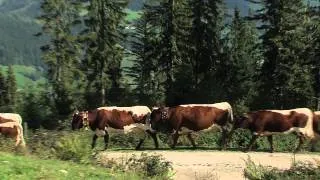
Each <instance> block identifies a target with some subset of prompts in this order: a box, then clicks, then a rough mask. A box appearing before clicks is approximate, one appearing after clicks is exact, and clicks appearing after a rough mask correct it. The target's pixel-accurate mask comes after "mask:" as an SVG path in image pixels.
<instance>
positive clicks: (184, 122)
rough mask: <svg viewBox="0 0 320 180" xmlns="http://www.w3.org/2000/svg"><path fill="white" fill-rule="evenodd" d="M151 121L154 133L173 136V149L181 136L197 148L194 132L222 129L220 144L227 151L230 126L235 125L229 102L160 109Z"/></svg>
mask: <svg viewBox="0 0 320 180" xmlns="http://www.w3.org/2000/svg"><path fill="white" fill-rule="evenodd" d="M150 119H151V120H150V123H151V128H152V129H153V130H154V131H156V132H158V131H159V132H163V133H171V134H172V139H173V143H172V145H171V148H175V146H176V143H177V140H178V138H179V136H180V135H187V138H188V139H189V141H190V142H191V144H192V146H193V148H196V144H195V142H194V140H193V138H192V133H193V132H199V131H210V130H214V129H220V130H222V138H221V141H220V143H221V147H222V148H223V149H225V148H226V135H227V132H228V126H230V125H231V124H233V122H232V121H233V114H232V108H231V105H230V104H229V103H227V102H223V103H216V104H186V105H179V106H175V107H160V108H157V109H153V111H152V113H151V118H150Z"/></svg>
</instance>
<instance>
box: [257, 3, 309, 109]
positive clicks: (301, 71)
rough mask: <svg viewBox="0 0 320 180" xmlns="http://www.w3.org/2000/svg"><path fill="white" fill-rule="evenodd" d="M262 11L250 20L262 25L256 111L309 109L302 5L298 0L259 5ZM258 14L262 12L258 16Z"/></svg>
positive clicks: (303, 10) (307, 68)
mask: <svg viewBox="0 0 320 180" xmlns="http://www.w3.org/2000/svg"><path fill="white" fill-rule="evenodd" d="M260 5H262V7H263V9H262V10H259V11H257V13H256V15H255V16H254V17H253V19H256V20H260V21H262V25H261V26H260V27H259V28H260V29H262V30H264V31H265V33H264V34H263V36H262V43H263V49H264V50H265V51H264V61H263V65H262V67H261V75H260V81H261V86H260V88H259V89H260V95H259V97H260V99H259V100H258V101H259V102H263V103H262V104H260V107H263V108H280V109H286V108H294V107H297V106H304V107H305V106H309V105H310V104H309V103H310V98H311V97H312V95H313V90H312V77H311V72H310V70H311V68H310V66H309V65H307V64H306V58H305V57H304V56H303V52H304V50H305V49H304V48H305V47H306V43H308V42H307V38H306V34H305V17H306V14H305V9H306V8H305V5H304V3H303V1H302V0H293V1H291V0H283V1H273V0H264V1H262V2H261V3H260ZM261 12H263V13H262V14H261Z"/></svg>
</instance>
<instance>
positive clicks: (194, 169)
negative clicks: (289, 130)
mask: <svg viewBox="0 0 320 180" xmlns="http://www.w3.org/2000/svg"><path fill="white" fill-rule="evenodd" d="M143 152H145V153H148V154H161V155H162V156H163V157H164V158H165V159H167V160H168V161H170V162H172V163H173V168H174V171H175V176H174V179H177V180H193V179H195V180H200V179H201V180H204V179H221V180H229V179H230V180H236V179H244V177H243V169H244V168H245V161H246V160H247V159H248V157H249V156H250V158H251V159H252V160H253V161H254V162H255V163H257V164H261V165H266V166H272V167H277V168H281V169H286V168H289V167H290V165H291V164H292V162H293V159H294V156H293V154H291V153H265V152H250V153H243V152H231V151H143ZM132 154H136V155H139V154H141V151H129V152H114V151H105V152H103V156H104V157H108V159H110V158H112V159H115V160H117V159H118V160H120V159H122V160H123V159H125V158H128V157H130V156H131V155H132ZM315 159H316V160H319V161H320V155H318V154H296V155H295V160H296V161H304V162H306V161H310V162H312V163H314V162H315Z"/></svg>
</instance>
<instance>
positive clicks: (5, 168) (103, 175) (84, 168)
mask: <svg viewBox="0 0 320 180" xmlns="http://www.w3.org/2000/svg"><path fill="white" fill-rule="evenodd" d="M0 164H1V165H0V167H1V168H0V174H1V179H5V180H11V179H12V180H14V179H121V178H120V175H116V174H111V173H110V172H109V171H108V170H107V169H105V168H100V167H95V166H89V165H80V164H76V163H71V162H64V161H58V160H41V159H38V158H35V157H25V156H14V155H12V154H8V153H3V152H0Z"/></svg>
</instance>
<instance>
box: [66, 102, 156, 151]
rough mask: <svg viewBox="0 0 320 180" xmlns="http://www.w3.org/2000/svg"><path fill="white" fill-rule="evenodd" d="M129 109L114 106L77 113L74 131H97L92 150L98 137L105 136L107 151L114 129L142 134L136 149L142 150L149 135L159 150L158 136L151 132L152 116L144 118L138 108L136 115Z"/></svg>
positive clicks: (73, 121)
mask: <svg viewBox="0 0 320 180" xmlns="http://www.w3.org/2000/svg"><path fill="white" fill-rule="evenodd" d="M123 109H126V110H123ZM129 109H130V108H129V107H116V106H113V107H102V108H98V109H96V110H93V111H85V112H79V113H75V114H74V115H73V120H72V129H73V130H75V129H80V128H82V127H85V126H88V127H90V129H91V130H93V131H95V132H96V133H95V134H94V136H93V139H92V148H93V147H95V143H96V139H97V138H98V136H104V141H105V149H106V148H107V146H108V141H109V132H108V131H111V130H112V129H116V130H123V131H124V132H125V133H128V132H132V131H134V132H138V133H140V135H141V136H140V141H139V144H138V145H137V147H136V149H140V146H141V145H142V143H143V142H144V140H145V138H146V134H145V133H148V134H149V135H150V136H151V137H152V138H153V140H154V143H155V146H156V148H158V141H157V137H156V134H155V133H153V132H151V130H150V128H149V127H150V125H149V115H150V114H145V116H143V115H142V113H141V111H137V109H138V108H136V107H135V108H133V110H135V113H133V112H132V111H128V110H129ZM149 111H150V110H149ZM137 112H140V113H137Z"/></svg>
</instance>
